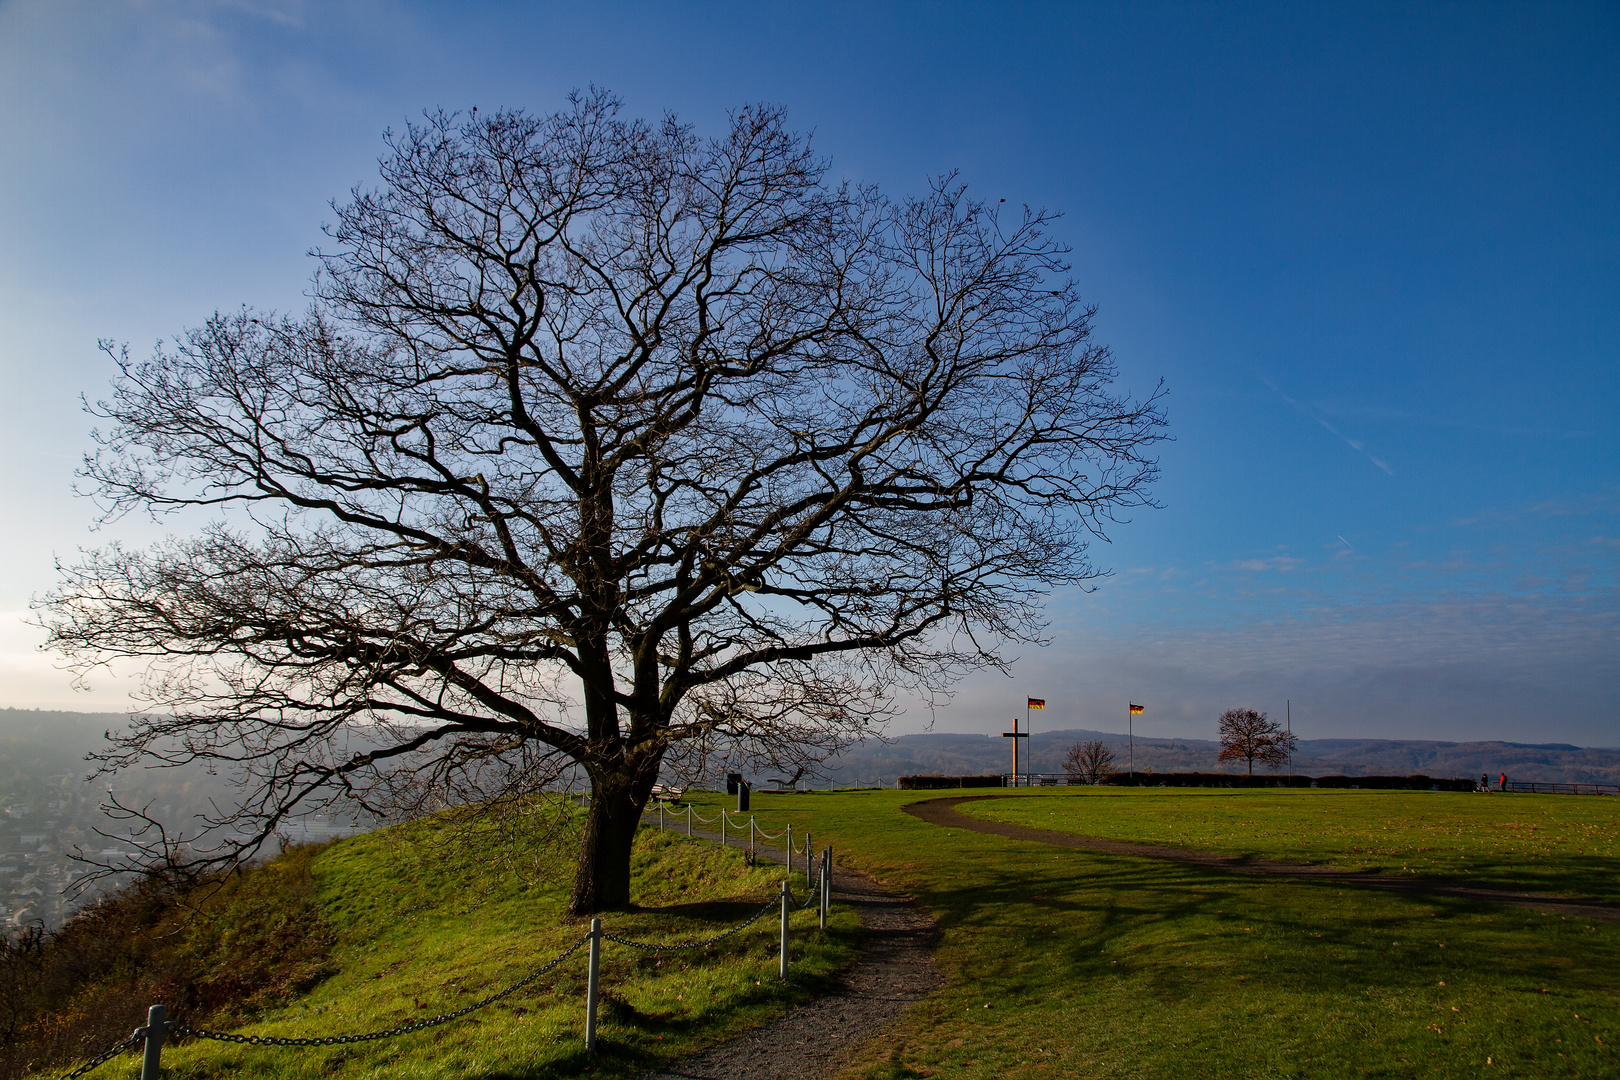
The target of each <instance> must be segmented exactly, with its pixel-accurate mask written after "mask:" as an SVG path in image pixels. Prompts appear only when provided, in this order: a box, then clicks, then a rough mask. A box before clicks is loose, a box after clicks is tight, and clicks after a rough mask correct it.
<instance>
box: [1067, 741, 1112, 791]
mask: <svg viewBox="0 0 1620 1080" xmlns="http://www.w3.org/2000/svg"><path fill="white" fill-rule="evenodd" d="M1063 771H1064V772H1066V773H1068V774H1069V775H1070V776H1071V777H1074V778H1075V779H1078V780H1081V781H1084V782H1085V783H1087V784H1100V783H1102V782H1103V778H1104V777H1107V776H1112V775H1113V774H1114V773H1115V772H1117V771H1118V770H1117V769H1115V768H1114V752H1113V751H1112V750H1110V749H1108V744H1107V743H1105V742H1103V741H1102V740H1101V739H1092V740H1091V741H1089V742H1077V743H1075V744H1074V745H1073V746H1071V747H1069V751H1068V753H1066V754H1064V755H1063Z"/></svg>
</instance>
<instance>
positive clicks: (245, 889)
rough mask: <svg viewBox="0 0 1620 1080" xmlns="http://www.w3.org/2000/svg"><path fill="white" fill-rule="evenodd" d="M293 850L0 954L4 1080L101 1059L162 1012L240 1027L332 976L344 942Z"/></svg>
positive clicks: (144, 888)
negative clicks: (333, 957)
mask: <svg viewBox="0 0 1620 1080" xmlns="http://www.w3.org/2000/svg"><path fill="white" fill-rule="evenodd" d="M318 850H319V847H317V846H310V847H303V848H294V849H291V850H289V851H287V852H284V853H283V854H282V855H280V856H278V857H277V858H275V859H273V860H271V861H270V862H268V863H266V864H264V865H263V866H259V867H254V868H250V869H248V870H246V871H244V872H242V873H241V874H238V875H234V876H229V877H221V878H217V879H215V880H212V881H205V882H201V883H189V884H184V885H182V884H177V883H175V882H171V881H166V880H164V879H162V878H159V877H148V878H143V879H141V880H139V881H136V882H134V883H132V884H130V885H128V886H126V887H124V888H123V889H120V890H119V891H118V892H115V893H113V894H111V895H109V896H107V897H104V898H102V899H101V900H98V901H96V902H95V903H93V904H90V905H89V906H88V907H86V908H84V909H83V910H82V911H80V912H79V913H78V914H77V915H75V916H74V917H73V918H72V919H70V920H68V922H67V923H66V924H65V925H64V926H63V927H62V929H60V930H58V931H57V932H56V933H54V934H44V933H40V932H39V931H37V930H35V931H22V932H14V933H10V934H7V935H5V937H4V942H3V944H0V1078H4V1080H10V1078H12V1077H17V1076H22V1075H23V1074H25V1073H27V1072H30V1071H33V1070H37V1069H41V1068H44V1067H46V1066H48V1065H51V1064H54V1063H58V1062H65V1061H72V1060H74V1059H76V1058H83V1057H89V1056H90V1055H92V1054H97V1053H100V1052H101V1051H102V1050H105V1049H106V1048H107V1047H108V1046H111V1045H112V1044H113V1043H116V1042H118V1041H119V1040H121V1039H124V1038H127V1037H128V1035H129V1033H130V1032H131V1031H133V1030H134V1029H135V1028H137V1027H139V1026H141V1024H142V1023H144V1022H145V1020H146V1007H147V1006H148V1005H151V1004H154V1003H156V1002H162V1003H163V1004H164V1005H165V1006H166V1007H167V1010H168V1017H169V1019H170V1020H173V1021H175V1022H176V1023H181V1024H200V1023H204V1022H210V1023H227V1024H231V1023H239V1022H241V1021H243V1020H245V1019H247V1018H249V1017H251V1016H252V1015H253V1014H254V1013H256V1012H258V1011H259V1010H260V1009H262V1008H264V1007H266V1006H269V1005H273V1004H279V1003H280V1002H283V1001H285V1000H287V999H289V998H290V997H292V996H293V995H294V994H297V993H301V992H303V991H304V990H306V989H308V988H309V987H311V986H313V985H314V984H315V983H317V982H319V981H320V980H321V979H323V978H325V977H326V976H327V975H328V974H331V968H330V966H329V960H328V957H329V954H330V951H331V948H332V946H333V945H334V944H335V943H336V938H335V935H334V934H333V931H332V929H331V927H330V926H329V925H328V924H327V922H326V920H325V919H324V918H323V917H322V916H321V914H320V910H319V908H318V906H317V905H316V899H315V881H314V878H313V877H312V876H311V874H310V862H311V860H312V859H313V858H314V855H315V853H316V852H317V851H318Z"/></svg>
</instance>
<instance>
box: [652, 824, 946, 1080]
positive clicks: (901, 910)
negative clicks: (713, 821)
mask: <svg viewBox="0 0 1620 1080" xmlns="http://www.w3.org/2000/svg"><path fill="white" fill-rule="evenodd" d="M692 835H693V836H694V837H702V838H703V839H705V840H713V841H716V842H718V841H719V840H720V834H719V833H711V832H702V831H699V830H696V829H694V830H693V831H692ZM727 843H729V844H730V845H731V846H732V847H737V848H746V847H747V846H748V842H747V841H746V840H737V839H736V838H734V837H728V838H727ZM756 851H757V853H758V857H759V858H761V859H766V860H769V861H771V862H776V863H782V862H784V861H785V856H784V853H783V851H782V849H781V848H775V847H767V846H765V845H763V844H761V845H759V847H758V848H757V849H756ZM835 858H836V856H835ZM833 903H834V904H837V905H840V906H843V905H847V906H849V907H853V908H854V909H855V911H856V912H857V913H858V914H859V915H860V917H861V924H862V925H863V926H864V927H865V928H866V934H865V936H864V938H863V940H862V942H861V958H860V959H859V960H857V961H856V962H855V966H854V967H853V968H851V969H850V970H849V971H848V972H846V973H845V975H844V979H843V982H842V984H841V985H840V986H839V987H838V989H836V990H834V991H833V992H832V993H830V994H825V995H823V996H821V997H819V998H816V999H815V1000H814V1001H808V1002H806V1003H804V1004H803V1005H799V1006H796V1007H794V1008H792V1009H790V1010H788V1011H787V1012H786V1013H784V1014H783V1015H781V1016H779V1017H777V1018H776V1019H775V1020H773V1021H771V1022H770V1023H768V1024H765V1025H763V1026H762V1027H757V1028H754V1029H753V1030H751V1031H745V1032H743V1033H742V1034H741V1035H738V1036H737V1037H736V1038H734V1039H731V1040H729V1041H727V1042H724V1043H721V1044H720V1045H719V1046H716V1047H714V1048H713V1049H711V1050H708V1051H706V1052H704V1053H702V1054H699V1055H698V1056H696V1057H691V1058H687V1059H686V1060H684V1061H679V1062H676V1063H675V1064H674V1065H671V1066H669V1067H668V1068H666V1069H664V1070H663V1071H661V1072H652V1073H645V1074H643V1080H733V1078H737V1077H745V1078H746V1077H773V1078H775V1077H780V1078H783V1080H799V1078H810V1077H823V1076H830V1075H832V1074H833V1073H835V1072H837V1071H838V1070H839V1069H840V1068H841V1067H842V1066H843V1065H844V1064H845V1063H846V1062H848V1061H849V1060H850V1058H851V1057H852V1056H853V1055H854V1054H855V1052H856V1051H857V1050H859V1049H860V1048H861V1046H862V1045H864V1044H865V1043H866V1042H867V1041H868V1040H870V1039H872V1038H873V1037H874V1036H876V1035H877V1034H878V1033H879V1032H881V1031H882V1030H883V1028H884V1027H886V1026H887V1025H888V1024H889V1022H890V1021H892V1020H894V1019H895V1018H896V1017H898V1016H899V1015H900V1014H901V1013H902V1012H904V1011H905V1010H906V1009H907V1008H909V1007H910V1006H911V1005H912V1004H913V1003H914V1002H917V1001H921V1000H922V999H923V998H925V997H927V996H928V994H929V993H931V992H932V991H933V989H934V987H935V986H937V985H938V983H939V973H938V971H937V970H936V968H935V966H934V957H933V945H934V923H933V920H932V919H930V918H929V917H928V915H927V913H926V912H924V911H923V910H922V908H920V907H918V906H917V903H916V902H915V901H914V900H912V899H911V898H910V897H908V896H900V895H897V894H896V893H893V892H890V891H889V890H887V889H885V888H883V886H881V885H879V884H878V883H877V882H875V881H872V880H871V879H870V878H867V877H864V876H860V875H857V874H853V873H850V872H848V871H844V870H839V869H838V868H837V865H836V862H835V864H834V868H833Z"/></svg>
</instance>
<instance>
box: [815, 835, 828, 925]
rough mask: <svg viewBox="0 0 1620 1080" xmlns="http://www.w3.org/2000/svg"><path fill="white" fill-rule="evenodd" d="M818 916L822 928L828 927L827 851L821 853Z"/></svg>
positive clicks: (817, 897)
mask: <svg viewBox="0 0 1620 1080" xmlns="http://www.w3.org/2000/svg"><path fill="white" fill-rule="evenodd" d="M816 894H817V895H816V916H817V917H818V918H819V919H820V920H821V928H822V929H823V930H825V929H827V853H826V852H825V851H823V852H822V853H821V873H820V874H819V875H818V876H817V878H816Z"/></svg>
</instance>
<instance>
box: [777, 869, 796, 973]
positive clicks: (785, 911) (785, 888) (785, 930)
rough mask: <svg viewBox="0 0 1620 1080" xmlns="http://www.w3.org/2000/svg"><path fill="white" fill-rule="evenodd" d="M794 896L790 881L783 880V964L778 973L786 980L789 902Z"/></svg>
mask: <svg viewBox="0 0 1620 1080" xmlns="http://www.w3.org/2000/svg"><path fill="white" fill-rule="evenodd" d="M792 896H793V893H792V892H790V891H789V889H788V880H787V878H783V879H782V963H781V968H780V971H779V972H778V974H780V975H781V977H782V978H784V979H785V978H787V953H788V907H789V904H788V901H789V900H790V899H791V898H792Z"/></svg>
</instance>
